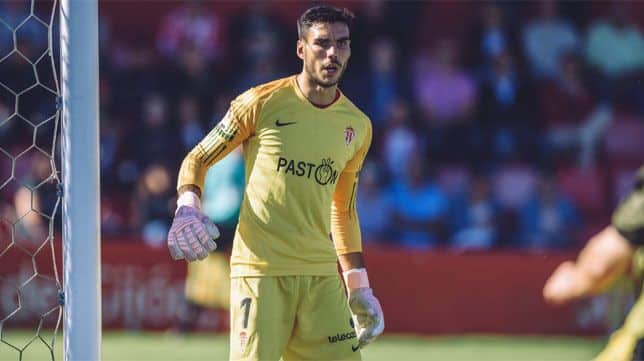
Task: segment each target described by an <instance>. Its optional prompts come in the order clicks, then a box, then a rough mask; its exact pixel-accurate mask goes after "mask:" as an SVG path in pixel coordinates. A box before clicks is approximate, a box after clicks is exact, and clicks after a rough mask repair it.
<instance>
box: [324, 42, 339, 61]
mask: <svg viewBox="0 0 644 361" xmlns="http://www.w3.org/2000/svg"><path fill="white" fill-rule="evenodd" d="M326 55H327V57H329V58H332V59H337V58H338V49H337V48H336V47H335V45H331V46H329V48H328V49H327V51H326Z"/></svg>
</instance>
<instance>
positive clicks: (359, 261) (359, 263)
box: [338, 252, 364, 272]
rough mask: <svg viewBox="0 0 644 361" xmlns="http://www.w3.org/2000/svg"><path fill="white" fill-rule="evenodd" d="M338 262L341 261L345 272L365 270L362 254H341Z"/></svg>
mask: <svg viewBox="0 0 644 361" xmlns="http://www.w3.org/2000/svg"><path fill="white" fill-rule="evenodd" d="M338 261H340V267H341V268H342V271H343V272H344V271H348V270H351V269H356V268H364V257H363V256H362V252H353V253H346V254H341V255H339V256H338Z"/></svg>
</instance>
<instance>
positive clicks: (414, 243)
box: [391, 156, 448, 249]
mask: <svg viewBox="0 0 644 361" xmlns="http://www.w3.org/2000/svg"><path fill="white" fill-rule="evenodd" d="M428 164H429V161H428V160H427V159H425V158H423V157H421V156H416V157H413V159H412V160H411V161H410V163H409V171H408V175H407V178H405V179H404V180H401V181H398V182H396V183H394V184H393V186H392V190H391V197H392V198H393V200H394V208H395V217H394V220H395V226H396V229H395V233H396V234H397V236H398V237H397V239H398V240H399V242H400V244H401V245H402V246H405V247H410V248H418V249H427V248H431V247H434V246H438V245H440V244H441V243H442V240H443V239H445V238H444V237H445V235H446V234H445V233H446V226H447V211H448V202H447V197H446V196H445V194H444V193H443V190H442V189H440V188H439V187H438V186H437V185H436V182H435V181H434V178H433V176H432V175H431V174H429V168H430V167H429V166H428Z"/></svg>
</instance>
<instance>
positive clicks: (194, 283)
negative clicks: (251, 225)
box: [186, 252, 230, 310]
mask: <svg viewBox="0 0 644 361" xmlns="http://www.w3.org/2000/svg"><path fill="white" fill-rule="evenodd" d="M228 257H229V255H228V254H225V253H223V252H214V253H210V255H208V257H207V258H206V259H204V260H203V261H201V262H190V263H188V276H187V278H186V299H187V300H188V301H190V302H191V303H194V304H196V305H198V306H201V307H208V308H221V309H225V310H228V308H229V303H230V267H229V265H228Z"/></svg>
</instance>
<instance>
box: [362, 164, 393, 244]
mask: <svg viewBox="0 0 644 361" xmlns="http://www.w3.org/2000/svg"><path fill="white" fill-rule="evenodd" d="M383 184H384V182H383V179H382V175H380V174H379V172H378V168H377V166H376V164H375V163H367V164H365V166H364V167H363V168H362V172H361V174H360V187H358V199H357V208H358V214H359V215H360V230H361V233H362V239H363V240H364V241H365V242H367V243H370V242H383V241H388V240H391V239H392V236H393V233H392V230H393V222H394V219H393V215H394V203H393V200H392V199H391V197H390V195H389V194H387V193H386V192H385V190H384V187H383V186H382V185H383Z"/></svg>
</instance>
